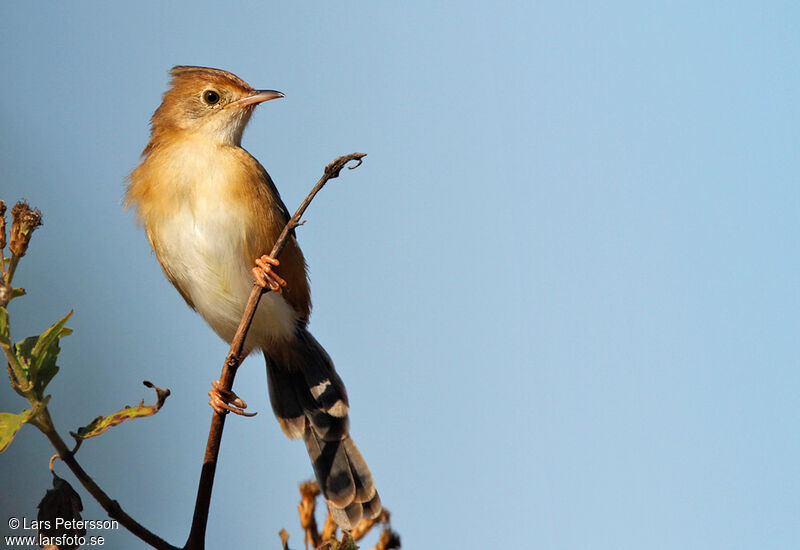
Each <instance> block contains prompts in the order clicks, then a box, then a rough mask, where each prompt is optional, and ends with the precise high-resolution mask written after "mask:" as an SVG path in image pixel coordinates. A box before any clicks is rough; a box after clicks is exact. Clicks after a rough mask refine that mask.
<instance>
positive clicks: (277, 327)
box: [158, 203, 297, 353]
mask: <svg viewBox="0 0 800 550" xmlns="http://www.w3.org/2000/svg"><path fill="white" fill-rule="evenodd" d="M226 206H227V205H226ZM192 207H193V208H189V207H188V206H185V207H183V208H181V209H180V210H177V211H176V212H175V213H174V214H173V215H172V216H170V217H169V219H167V220H163V221H161V222H160V223H161V227H160V228H159V229H158V235H159V243H158V244H159V247H158V259H159V262H161V264H162V266H164V267H165V271H168V272H169V273H170V274H171V276H172V277H173V278H174V279H175V281H176V283H177V285H178V286H179V287H180V288H181V289H183V291H184V292H185V293H186V294H187V295H188V297H189V299H190V300H191V301H192V303H193V304H194V307H195V308H196V309H197V312H198V313H200V315H201V316H202V317H203V319H205V320H206V322H207V323H208V324H209V325H210V326H211V328H212V329H214V331H215V332H216V333H217V334H218V335H219V336H220V337H222V339H224V340H225V341H226V342H229V343H230V341H231V340H232V339H233V336H234V334H235V333H236V329H237V328H238V326H239V321H240V320H241V318H242V313H243V312H244V307H245V304H246V303H247V299H248V297H249V296H250V291H251V290H252V287H253V275H252V273H251V272H250V269H251V268H252V267H253V265H254V264H253V263H252V262H253V261H254V260H255V258H249V259H246V256H245V253H244V252H243V245H244V242H245V235H246V234H247V228H246V227H244V226H243V220H244V219H245V217H244V216H238V215H236V213H235V212H230V211H229V210H226V209H225V207H222V206H221V205H220V204H219V203H216V204H208V205H198V204H197V203H195V204H193V205H192ZM268 252H269V251H267V250H265V251H264V253H268ZM296 321H297V313H296V312H295V311H294V309H293V308H292V307H291V306H290V305H289V304H288V303H287V302H286V300H284V299H283V297H282V296H281V295H279V294H275V293H273V292H268V293H266V294H264V296H262V298H261V302H260V303H259V306H258V309H257V310H256V315H255V317H254V319H253V324H252V326H251V328H250V332H249V333H248V336H247V340H246V342H245V351H246V352H247V353H249V352H250V351H253V350H254V349H258V348H269V347H271V346H272V345H273V344H274V343H276V342H280V341H284V340H287V339H289V338H291V337H293V334H294V330H295V323H296Z"/></svg>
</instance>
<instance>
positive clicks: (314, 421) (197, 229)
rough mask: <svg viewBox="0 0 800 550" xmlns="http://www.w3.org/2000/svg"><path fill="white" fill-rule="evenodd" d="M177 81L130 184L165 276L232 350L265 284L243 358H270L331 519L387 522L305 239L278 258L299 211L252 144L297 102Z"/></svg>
mask: <svg viewBox="0 0 800 550" xmlns="http://www.w3.org/2000/svg"><path fill="white" fill-rule="evenodd" d="M170 76H171V80H170V84H169V87H168V89H167V91H166V92H165V93H164V96H163V100H162V102H161V105H160V106H159V107H158V108H157V109H156V111H155V113H154V114H153V116H152V118H151V121H150V129H151V132H150V140H149V142H148V143H147V146H146V147H145V148H144V151H143V152H142V155H141V163H140V164H139V165H138V166H137V167H136V168H135V169H134V170H133V172H131V174H130V175H129V177H128V184H127V188H126V191H125V196H124V199H123V200H124V203H125V206H126V208H132V209H133V210H134V211H135V215H136V218H137V220H138V222H139V223H140V224H141V225H143V226H144V230H145V233H146V235H147V239H148V240H149V242H150V245H151V247H152V249H153V251H154V252H155V255H156V258H157V259H158V262H159V264H160V265H161V268H162V270H163V272H164V275H165V276H166V277H167V279H168V280H169V281H170V282H171V283H172V285H173V286H174V287H175V288H176V289H177V290H178V293H180V295H181V296H182V297H183V299H184V300H185V301H186V303H187V304H188V305H189V307H191V308H192V309H194V310H195V311H197V312H198V313H199V314H200V315H201V316H202V317H203V319H204V320H205V321H206V322H207V323H208V325H209V326H210V327H211V328H212V329H213V330H214V332H216V333H217V334H218V335H219V336H220V337H221V338H222V339H223V340H225V341H226V342H228V343H230V342H231V340H232V339H233V336H234V334H235V332H236V329H237V327H238V325H239V321H240V320H241V317H242V313H243V311H244V307H245V304H246V302H247V300H248V297H249V295H250V291H251V289H252V287H253V283H254V281H255V282H256V283H257V284H259V285H261V286H262V287H264V288H266V289H269V290H271V292H266V293H264V295H263V296H262V299H261V301H260V304H259V306H258V309H257V310H256V313H255V316H254V318H253V323H252V325H251V327H250V331H249V333H248V336H247V338H246V339H245V343H244V350H243V353H244V354H250V353H252V352H258V351H260V352H262V353H263V355H264V358H265V360H266V367H267V385H268V393H269V396H270V401H271V405H272V409H273V412H274V413H275V416H276V417H277V419H278V423H279V424H280V427H281V429H282V431H283V433H284V434H285V435H286V436H288V437H289V438H290V439H299V438H303V440H304V441H305V444H306V448H307V450H308V453H309V456H310V458H311V462H312V466H313V469H314V473H315V475H316V478H317V481H318V483H319V485H320V489H321V490H322V493H323V495H324V497H325V499H326V502H327V504H328V510H329V512H330V514H331V516H332V517H333V519H334V520H335V521H336V523H337V524H338V525H339V526H340V527H341V528H342V529H347V530H350V529H352V528H354V527H355V525H357V524H358V523H359V521H360V520H361V519H362V518H371V519H372V518H376V517H377V516H378V515H379V514H380V512H381V509H382V507H381V501H380V497H379V495H378V493H377V491H376V489H375V483H374V481H373V477H372V474H371V472H370V469H369V467H368V466H367V463H366V461H365V460H364V458H363V456H362V454H361V452H360V451H359V449H358V447H357V446H356V445H355V443H354V442H353V440H352V439H351V437H350V429H349V417H348V411H349V404H348V398H347V392H346V390H345V386H344V383H343V382H342V380H341V378H340V377H339V375H338V374H337V372H336V369H335V368H334V365H333V362H332V360H331V358H330V356H329V355H328V353H327V352H326V351H325V349H324V348H323V347H322V346H321V345H320V343H319V342H318V341H317V340H316V339H315V338H314V336H312V334H311V333H310V332H309V330H308V323H309V315H310V313H311V295H310V290H309V281H308V274H307V266H306V261H305V258H304V256H303V253H302V251H301V249H300V246H299V244H298V242H297V238H296V235H295V234H294V232H292V233H291V235H290V238H289V240H288V242H287V245H286V247H285V248H284V250H283V252H282V253H281V254H280V259H278V258H272V257H270V256H269V255H268V252H269V251H270V250H271V249H272V246H273V244H274V243H275V241H276V240H277V238H278V235H279V234H280V233H281V231H282V230H283V227H284V226H285V225H286V223H287V222H288V220H289V213H288V211H287V209H286V206H285V205H284V203H283V201H282V200H281V196H280V193H279V192H278V189H277V187H276V186H275V184H274V183H273V181H272V179H271V178H270V176H269V174H268V173H267V171H266V170H265V169H264V167H263V166H262V165H261V164H260V163H259V162H258V161H257V160H256V159H255V158H254V157H253V156H252V155H251V154H250V153H248V152H247V151H246V150H245V149H244V148H242V144H241V142H242V134H243V132H244V129H245V127H246V126H247V123H248V121H249V120H250V117H251V115H252V113H253V111H254V109H255V107H256V106H257V105H259V104H261V103H263V102H266V101H270V100H273V99H278V98H282V97H285V96H284V94H282V93H281V92H278V91H275V90H257V89H254V88H253V87H251V86H250V85H249V84H247V82H245V81H244V80H242V79H241V78H239V77H238V76H236V75H234V74H233V73H230V72H228V71H225V70H221V69H214V68H210V67H196V66H187V65H178V66H176V67H173V68H172V70H171V71H170ZM209 395H210V396H211V401H210V404H211V406H212V408H214V410H215V411H217V412H219V413H223V414H224V413H226V412H228V411H230V412H235V413H237V414H245V413H244V411H243V409H244V408H245V407H246V406H247V405H246V403H245V402H244V401H243V400H241V399H240V398H239V397H238V396H236V394H234V393H233V392H229V393H226V392H224V391H223V390H222V389H221V388H220V387H219V383H218V381H215V382H213V383H212V389H211V391H210V392H209Z"/></svg>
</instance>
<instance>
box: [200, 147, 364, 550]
mask: <svg viewBox="0 0 800 550" xmlns="http://www.w3.org/2000/svg"><path fill="white" fill-rule="evenodd" d="M365 156H366V154H365V153H352V154H350V155H345V156H343V157H339V158H337V159H336V160H334V161H333V162H331V163H330V164H328V166H326V167H325V172H324V174H323V175H322V177H321V178H320V179H319V181H318V182H317V184H316V185H315V186H314V188H313V189H312V190H311V192H310V193H309V194H308V196H307V197H306V199H305V200H304V201H303V202H302V204H301V205H300V207H299V208H298V209H297V212H295V213H294V216H292V217H291V219H290V220H289V221H288V222H287V224H286V226H285V227H284V228H283V231H282V232H281V234H280V236H279V237H278V240H277V241H276V242H275V246H273V247H272V251H271V252H270V256H272V257H273V258H277V257H278V255H279V254H280V253H281V251H282V250H283V247H284V246H286V242H287V241H288V239H289V234H290V233H291V231H292V230H293V229H294V228H296V227H298V226H299V225H301V222H300V218H302V217H303V214H304V213H305V211H306V208H308V205H309V204H311V201H312V200H313V199H314V196H315V195H316V194H317V193H318V192H319V191H320V189H322V188H323V186H324V185H325V184H326V183H327V182H328V181H329V180H331V179H333V178H336V177H339V172H341V170H342V168H344V167H345V166H346V165H347V163H348V162H350V161H357V164H355V165H354V166H351V167H350V169H351V170H352V169H353V168H357V167H358V166H359V165H361V159H363V158H364V157H365ZM265 292H268V290H267V289H264V288H262V287H261V286H259V285H257V284H255V283H254V284H253V290H252V291H251V292H250V299H249V300H248V301H247V305H246V306H245V309H244V314H243V315H242V320H241V322H240V323H239V328H238V329H237V330H236V334H235V335H234V337H233V340H232V341H231V347H230V350H229V351H228V355H227V356H226V358H225V363H224V364H223V366H222V374H220V377H219V383H220V385H219V388H220V390H222V391H231V389H232V388H233V379H234V377H235V376H236V369H238V368H239V365H240V364H241V362H242V360H243V359H244V357H242V349H243V348H244V341H245V338H246V337H247V332H248V330H250V324H251V323H252V322H253V316H254V315H255V313H256V308H257V307H258V302H259V300H261V296H262V294H264V293H265ZM225 416H226V415H225V414H222V413H218V412H214V413H213V416H212V417H211V428H210V429H209V432H208V443H207V444H206V452H205V456H204V457H203V468H202V470H201V472H200V482H199V484H198V487H197V499H196V500H195V505H194V516H193V517H192V528H191V531H190V532H189V538H188V539H187V541H186V546H185V547H184V548H185V550H203V548H205V533H206V526H207V524H208V508H209V506H210V504H211V490H212V489H213V486H214V474H215V472H216V469H217V457H218V456H219V447H220V442H221V440H222V431H223V429H224V428H225Z"/></svg>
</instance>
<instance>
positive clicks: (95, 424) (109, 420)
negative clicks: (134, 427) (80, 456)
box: [72, 381, 169, 439]
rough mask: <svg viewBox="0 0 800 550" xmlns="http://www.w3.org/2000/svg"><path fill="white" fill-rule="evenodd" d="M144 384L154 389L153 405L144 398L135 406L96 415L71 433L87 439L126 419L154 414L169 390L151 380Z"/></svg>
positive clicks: (167, 395)
mask: <svg viewBox="0 0 800 550" xmlns="http://www.w3.org/2000/svg"><path fill="white" fill-rule="evenodd" d="M144 385H145V386H147V387H148V388H153V389H154V390H156V395H157V401H156V404H155V405H145V404H144V399H142V401H141V403H139V404H138V405H137V406H135V407H125V408H124V409H122V410H120V411H117V412H115V413H114V414H111V415H109V416H98V417H97V418H95V419H94V420H92V421H91V422H89V424H88V425H86V426H84V427H82V428H78V432H77V433H73V434H72V435H73V436H75V437H77V438H80V439H89V438H90V437H96V436H98V435H100V434H101V433H103V432H104V431H106V430H107V429H109V428H110V427H112V426H116V425H117V424H122V423H123V422H125V421H126V420H130V419H132V418H140V417H144V416H153V415H154V414H156V413H157V412H158V411H159V409H161V406H162V405H163V404H164V401H166V399H167V397H169V390H168V389H166V390H162V389H161V388H159V387H157V386H154V385H153V384H152V383H151V382H147V381H145V382H144Z"/></svg>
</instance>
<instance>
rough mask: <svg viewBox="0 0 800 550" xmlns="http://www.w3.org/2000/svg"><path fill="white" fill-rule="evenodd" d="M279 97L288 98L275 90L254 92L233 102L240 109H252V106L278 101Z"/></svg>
mask: <svg viewBox="0 0 800 550" xmlns="http://www.w3.org/2000/svg"><path fill="white" fill-rule="evenodd" d="M279 97H286V96H285V95H283V94H282V93H281V92H278V91H275V90H254V91H253V93H252V94H250V95H249V96H247V97H243V98H242V99H239V100H237V101H234V102H233V105H236V106H238V107H250V106H251V105H258V104H259V103H264V102H265V101H269V100H270V99H278V98H279Z"/></svg>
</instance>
